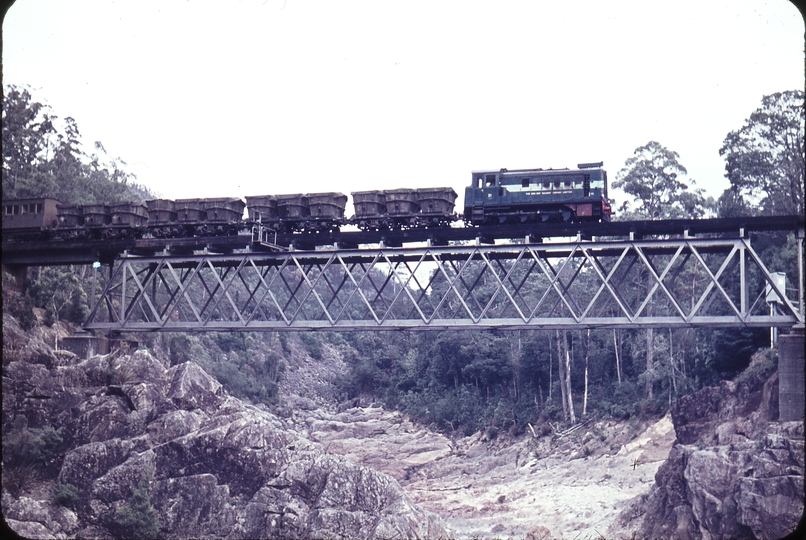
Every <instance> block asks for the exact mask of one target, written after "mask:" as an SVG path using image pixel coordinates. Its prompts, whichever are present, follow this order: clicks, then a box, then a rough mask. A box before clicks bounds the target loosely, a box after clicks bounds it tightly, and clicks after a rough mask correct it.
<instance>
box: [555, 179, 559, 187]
mask: <svg viewBox="0 0 806 540" xmlns="http://www.w3.org/2000/svg"><path fill="white" fill-rule="evenodd" d="M554 187H556V188H558V187H560V181H559V180H555V181H554Z"/></svg>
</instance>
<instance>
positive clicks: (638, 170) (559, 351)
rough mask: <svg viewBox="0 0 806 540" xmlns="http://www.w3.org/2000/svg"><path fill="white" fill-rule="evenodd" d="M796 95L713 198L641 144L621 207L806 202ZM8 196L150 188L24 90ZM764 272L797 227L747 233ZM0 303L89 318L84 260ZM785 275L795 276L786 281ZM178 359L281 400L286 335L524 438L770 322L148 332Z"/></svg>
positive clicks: (678, 376) (793, 205) (775, 265)
mask: <svg viewBox="0 0 806 540" xmlns="http://www.w3.org/2000/svg"><path fill="white" fill-rule="evenodd" d="M803 103H804V93H803V92H800V91H789V92H781V93H776V94H772V95H769V96H765V97H764V98H763V100H762V103H761V106H760V107H759V108H758V109H757V110H756V111H754V112H752V114H751V115H750V116H749V117H748V118H747V120H746V121H745V123H744V125H742V126H738V127H737V129H736V130H735V131H732V132H730V133H729V134H727V135H726V137H725V139H724V143H723V146H722V148H721V149H720V155H722V156H723V157H724V159H725V171H726V173H725V176H726V178H727V180H728V181H729V187H728V188H727V189H725V191H724V193H723V194H722V195H721V196H720V197H719V199H718V200H713V199H711V198H709V197H707V196H705V194H704V192H703V191H702V190H701V189H698V188H697V187H696V183H695V181H694V180H693V179H690V178H688V176H687V170H686V168H685V167H684V166H683V164H681V163H680V161H679V155H678V154H677V153H676V152H674V151H672V150H670V149H668V148H666V147H664V146H663V145H662V144H660V143H658V142H656V141H650V142H648V143H647V144H646V145H644V146H641V147H639V148H637V149H636V150H635V152H634V154H633V156H632V157H630V158H629V159H628V160H627V161H626V163H625V165H624V167H623V168H622V169H621V170H620V171H618V173H617V174H616V177H615V178H616V179H615V181H614V182H613V187H615V188H618V189H620V190H622V191H623V192H624V193H626V194H627V195H628V196H629V197H630V198H629V199H628V200H626V201H621V204H620V205H619V207H618V210H619V213H618V218H619V219H623V220H629V219H639V218H640V219H666V218H674V217H713V216H719V217H730V216H738V215H774V214H798V213H801V214H802V213H803V210H804V207H803V204H804V203H803V177H804V146H803V141H804V109H803ZM2 118H3V128H2V129H3V169H2V186H3V188H2V189H3V198H4V199H5V198H12V197H33V196H51V197H55V198H58V199H59V200H61V201H62V202H65V203H70V204H82V203H91V202H117V201H133V200H137V201H142V200H144V199H145V198H148V197H151V196H153V194H151V193H150V192H149V191H148V190H147V189H145V188H144V187H143V186H140V185H138V184H137V183H136V182H135V178H134V176H133V175H132V174H131V173H128V172H126V168H125V163H124V162H123V161H121V160H120V159H117V158H116V159H110V158H109V157H108V156H106V153H105V152H104V149H103V145H102V144H101V143H100V142H96V143H95V144H94V146H93V151H92V152H91V153H87V152H86V151H85V150H83V146H82V143H81V139H80V134H79V131H78V126H77V123H76V121H75V120H73V119H72V118H69V117H68V118H65V119H64V120H63V121H60V120H59V119H58V117H56V116H54V115H53V114H52V113H51V111H50V109H49V108H48V107H47V106H45V105H42V104H41V103H38V102H35V101H34V100H33V98H32V96H31V94H30V92H29V91H28V90H27V89H25V88H20V87H14V86H11V87H5V88H4V96H3V117H2ZM752 242H753V244H754V246H755V247H756V250H757V251H758V252H759V254H760V256H761V257H762V258H763V260H764V262H765V264H766V265H767V267H768V269H769V270H770V271H773V272H778V271H780V272H786V273H787V275H788V276H792V277H794V276H797V246H796V240H795V238H794V235H791V234H790V235H787V234H780V233H765V234H759V235H757V236H756V237H754V238H753V239H752ZM11 279H12V278H11V277H10V276H8V275H7V274H5V273H4V274H3V301H4V309H6V310H8V311H9V312H11V313H13V314H14V315H15V316H16V317H17V319H18V320H19V321H20V323H21V325H23V326H24V327H29V328H30V327H31V326H33V325H35V324H37V322H36V319H35V317H34V316H33V314H32V309H33V308H34V307H37V308H42V309H44V312H45V318H44V321H43V323H44V324H52V323H53V322H54V321H56V320H58V319H64V320H69V321H72V322H74V323H80V322H81V321H82V320H83V318H84V317H85V316H86V315H87V291H88V290H89V288H90V286H91V279H92V270H91V269H88V268H86V267H64V268H42V269H31V270H30V271H29V276H28V280H29V283H28V286H27V287H26V292H25V294H20V293H18V292H15V290H14V289H12V288H11V287H8V286H7V285H8V284H9V283H8V280H11ZM790 286H794V285H792V278H790ZM145 339H146V340H147V341H148V342H149V345H151V346H155V347H161V348H162V349H163V350H164V351H166V354H168V355H170V358H171V362H172V363H174V364H176V363H180V362H184V361H186V360H190V359H193V360H195V361H197V362H200V363H201V364H202V365H203V367H204V368H205V369H207V370H208V371H209V372H210V373H211V374H213V375H215V376H216V377H218V378H219V380H220V381H221V382H222V383H223V384H224V385H225V386H226V387H227V388H228V389H229V390H230V391H231V392H232V393H234V394H235V395H237V396H239V397H246V398H248V399H250V400H252V401H254V402H260V403H265V404H267V405H269V406H276V405H277V404H278V401H277V382H278V380H279V378H280V377H281V376H282V374H283V371H284V369H286V364H287V357H288V355H289V353H290V351H291V349H292V348H293V347H302V348H303V349H304V350H305V351H306V352H307V355H308V356H309V357H310V358H311V359H313V360H314V361H326V358H325V356H326V355H324V352H323V351H325V350H334V351H338V352H339V354H340V355H341V357H342V358H343V360H344V361H345V362H346V363H347V366H348V369H347V372H346V374H345V375H344V376H342V377H341V378H340V379H339V380H338V381H336V390H335V392H336V394H337V395H335V396H334V398H335V399H340V400H350V399H355V398H360V399H361V400H362V401H363V402H379V403H383V405H384V406H386V407H388V408H392V409H397V410H400V411H403V412H405V413H406V414H408V415H410V416H411V417H413V418H415V419H417V420H419V421H421V422H424V423H426V424H430V425H433V426H435V427H436V428H438V429H440V430H443V431H445V432H451V433H458V434H471V433H474V432H476V431H478V430H486V432H487V434H488V436H491V437H492V436H495V435H496V434H498V433H500V432H502V431H509V432H510V433H512V434H515V435H517V434H520V433H523V432H525V431H526V430H530V429H531V430H535V429H538V430H548V429H551V428H550V427H549V423H550V422H552V423H555V422H570V423H573V422H577V421H579V419H580V418H583V417H586V416H589V415H593V414H598V415H612V416H615V417H619V418H626V417H630V416H633V415H647V414H659V413H661V412H663V411H665V410H666V409H667V408H668V407H669V406H670V404H671V403H672V402H674V401H675V400H677V399H678V398H679V397H680V396H682V395H684V394H687V393H690V392H692V391H694V390H696V389H698V388H701V387H702V386H704V385H709V384H713V383H715V382H717V381H718V380H720V379H722V378H727V377H732V376H733V375H735V374H736V373H738V372H739V371H741V370H742V369H744V368H745V367H746V366H747V364H748V362H749V359H750V356H751V355H752V353H753V352H754V351H756V350H757V349H759V348H762V347H768V346H769V332H768V331H767V330H765V329H757V330H751V329H744V330H725V329H696V330H695V329H649V330H612V329H610V330H604V329H593V330H588V331H552V332H548V331H525V330H519V331H507V330H499V331H455V332H422V333H416V332H386V333H377V332H365V333H361V332H353V333H334V332H331V333H302V334H296V335H286V334H282V333H281V334H257V333H254V334H247V333H242V334H207V335H184V334H175V335H161V336H157V337H155V336H151V337H147V338H145Z"/></svg>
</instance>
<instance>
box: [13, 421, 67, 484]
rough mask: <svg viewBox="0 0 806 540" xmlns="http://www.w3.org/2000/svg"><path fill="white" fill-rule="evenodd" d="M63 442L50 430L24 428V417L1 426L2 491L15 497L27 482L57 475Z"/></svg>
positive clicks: (45, 428)
mask: <svg viewBox="0 0 806 540" xmlns="http://www.w3.org/2000/svg"><path fill="white" fill-rule="evenodd" d="M62 442H63V438H62V435H61V433H60V432H59V431H58V430H56V429H53V427H52V426H44V427H42V428H30V427H28V421H27V420H26V419H25V417H24V416H18V417H16V418H14V419H13V421H11V422H9V423H8V424H7V425H4V426H3V487H4V488H7V489H9V490H10V491H12V492H13V493H18V492H19V491H20V490H22V489H23V488H24V487H26V486H27V485H28V484H29V482H30V481H31V480H33V479H34V478H36V477H38V476H40V475H48V474H52V473H54V472H57V471H58V464H57V459H56V458H57V456H58V452H59V450H60V448H61V445H62Z"/></svg>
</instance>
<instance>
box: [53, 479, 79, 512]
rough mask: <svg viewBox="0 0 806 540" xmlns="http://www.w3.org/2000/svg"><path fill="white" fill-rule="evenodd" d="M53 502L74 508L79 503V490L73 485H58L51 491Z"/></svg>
mask: <svg viewBox="0 0 806 540" xmlns="http://www.w3.org/2000/svg"><path fill="white" fill-rule="evenodd" d="M50 498H51V500H52V501H53V502H54V503H56V504H60V505H62V506H68V507H70V508H74V507H75V505H76V504H77V503H78V501H79V497H78V488H76V486H74V485H73V484H60V483H58V482H57V483H56V484H54V486H53V489H52V490H51V491H50Z"/></svg>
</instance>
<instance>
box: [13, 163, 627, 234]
mask: <svg viewBox="0 0 806 540" xmlns="http://www.w3.org/2000/svg"><path fill="white" fill-rule="evenodd" d="M351 196H352V199H353V208H354V215H353V216H352V217H350V218H345V215H344V213H345V208H346V205H347V201H348V197H347V196H346V195H344V194H343V193H339V192H327V193H297V194H287V195H260V196H247V197H246V198H245V199H246V200H245V201H244V200H243V199H240V198H233V197H224V198H206V199H175V200H174V199H152V200H148V201H146V202H145V203H133V202H128V203H116V204H86V205H64V204H61V203H60V202H59V201H57V200H55V199H52V198H30V199H15V200H4V201H3V208H2V216H3V241H4V242H5V241H30V240H83V239H95V240H98V239H101V240H115V239H131V238H142V237H152V238H185V237H208V236H228V235H234V234H239V233H241V232H243V231H250V230H253V229H254V228H255V227H256V226H259V227H260V228H261V229H265V230H272V231H276V232H278V233H294V234H319V233H328V232H332V231H337V230H341V228H342V227H344V226H348V225H352V226H355V227H357V228H358V229H360V230H362V231H384V230H395V229H412V228H434V227H451V226H456V223H457V222H460V221H461V222H463V225H464V226H466V227H482V226H488V225H503V224H507V223H542V222H549V221H550V222H557V221H559V222H583V221H609V220H610V218H611V216H612V215H613V211H612V209H611V206H610V201H609V199H608V193H607V172H606V171H605V170H604V168H603V163H602V162H598V163H580V164H579V165H577V168H576V169H568V168H565V169H517V170H507V169H499V170H494V171H474V172H472V173H471V183H470V185H469V186H467V187H466V188H465V194H464V206H463V207H462V208H463V209H464V213H463V214H457V213H456V212H455V208H456V199H457V198H458V195H457V193H456V191H454V190H453V188H450V187H436V188H401V189H390V190H372V191H356V192H352V193H351ZM244 210H246V216H244ZM461 225H462V224H461V223H460V226H461Z"/></svg>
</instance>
